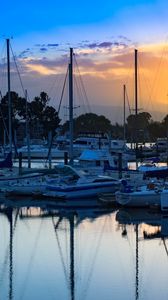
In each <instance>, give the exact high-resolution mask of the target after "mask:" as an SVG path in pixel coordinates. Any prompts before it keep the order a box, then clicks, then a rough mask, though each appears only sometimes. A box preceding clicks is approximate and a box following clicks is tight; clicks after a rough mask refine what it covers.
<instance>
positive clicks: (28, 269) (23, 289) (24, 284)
mask: <svg viewBox="0 0 168 300" xmlns="http://www.w3.org/2000/svg"><path fill="white" fill-rule="evenodd" d="M42 223H43V219H41V223H40V226H39V229H38V231H37V236H36V238H35V244H34V247H33V250H32V253H31V255H30V260H29V263H28V267H27V272H26V276H25V280H24V281H23V284H22V291H21V296H20V299H23V298H24V293H25V291H26V285H27V282H28V276H29V273H30V270H31V266H32V264H33V259H34V257H35V253H34V252H35V250H36V248H37V243H38V241H39V238H40V233H41V230H42Z"/></svg>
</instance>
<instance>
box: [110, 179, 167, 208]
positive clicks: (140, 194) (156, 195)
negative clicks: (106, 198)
mask: <svg viewBox="0 0 168 300" xmlns="http://www.w3.org/2000/svg"><path fill="white" fill-rule="evenodd" d="M162 194H164V195H167V199H168V186H167V185H166V184H165V185H162V184H160V183H153V182H151V183H148V184H147V185H144V186H140V187H138V188H136V189H134V188H132V187H130V186H127V185H126V186H125V187H124V191H117V192H116V193H115V198H116V202H117V203H118V204H120V205H123V206H132V207H145V206H147V207H149V206H158V207H160V206H161V195H162Z"/></svg>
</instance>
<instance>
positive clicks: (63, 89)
mask: <svg viewBox="0 0 168 300" xmlns="http://www.w3.org/2000/svg"><path fill="white" fill-rule="evenodd" d="M68 69H69V68H68V67H67V72H66V75H65V79H64V83H63V88H62V93H61V99H60V103H59V106H58V115H59V112H60V109H61V104H62V99H63V95H64V91H65V85H66V81H67V76H68Z"/></svg>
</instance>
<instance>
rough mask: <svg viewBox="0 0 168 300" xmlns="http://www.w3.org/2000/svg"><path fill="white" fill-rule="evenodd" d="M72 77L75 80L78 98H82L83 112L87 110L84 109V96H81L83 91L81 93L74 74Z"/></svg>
mask: <svg viewBox="0 0 168 300" xmlns="http://www.w3.org/2000/svg"><path fill="white" fill-rule="evenodd" d="M74 79H75V80H74V81H75V84H76V88H77V92H78V93H79V98H80V99H82V105H83V107H84V110H85V112H87V110H86V109H85V103H84V98H83V93H82V89H81V86H80V85H78V81H77V77H76V76H75V77H74Z"/></svg>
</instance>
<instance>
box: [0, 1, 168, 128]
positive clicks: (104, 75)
mask: <svg viewBox="0 0 168 300" xmlns="http://www.w3.org/2000/svg"><path fill="white" fill-rule="evenodd" d="M167 11H168V2H167V0H160V1H158V0H155V1H154V0H153V1H152V0H146V1H144V0H141V1H134V0H125V1H124V0H123V1H122V0H116V1H113V0H111V1H109V0H106V1H104V3H103V2H102V1H99V0H97V1H95V0H92V1H91V0H90V1H88V0H86V1H85V2H81V1H76V0H74V1H72V2H71V3H70V1H64V2H63V1H56V0H55V1H54V0H48V1H46V0H41V1H39V0H36V1H32V0H29V1H23V2H22V3H21V2H20V1H17V0H15V1H12V0H9V1H3V3H1V18H0V28H1V30H0V86H1V88H0V90H1V92H2V95H3V94H5V93H6V89H7V80H6V79H5V63H6V58H5V57H6V49H5V47H6V45H5V43H6V38H10V44H11V48H12V51H11V88H12V90H15V91H17V92H18V93H19V95H21V93H23V90H25V89H27V91H28V94H29V99H30V100H31V99H33V98H34V97H35V96H38V95H39V94H40V92H41V91H43V90H44V91H46V92H47V93H48V95H49V97H50V99H51V102H50V103H51V105H53V106H54V107H55V108H56V109H58V106H59V102H60V98H61V93H62V87H63V83H64V79H65V76H66V71H67V66H68V63H69V48H70V47H72V48H73V49H74V53H75V55H74V74H75V79H74V103H75V104H74V105H75V106H76V109H75V110H74V113H75V114H76V115H79V114H80V113H84V112H90V111H91V112H95V113H98V114H105V115H106V116H107V117H108V118H109V119H110V120H111V121H112V122H119V123H122V118H123V85H124V84H125V85H126V89H127V101H128V103H127V114H129V113H130V110H129V108H131V109H133V108H134V50H135V48H136V49H138V107H139V109H140V110H139V111H149V112H150V113H151V114H152V118H153V119H154V120H156V119H159V120H161V119H163V118H164V117H165V115H166V114H167V113H168V82H167V81H168V33H167V30H168V18H167ZM13 58H15V60H13ZM18 74H19V75H18ZM67 89H68V88H66V89H65V92H64V106H62V119H64V118H66V115H67V112H66V107H67V105H68V90H67ZM21 96H22V95H21ZM132 112H133V110H132Z"/></svg>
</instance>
